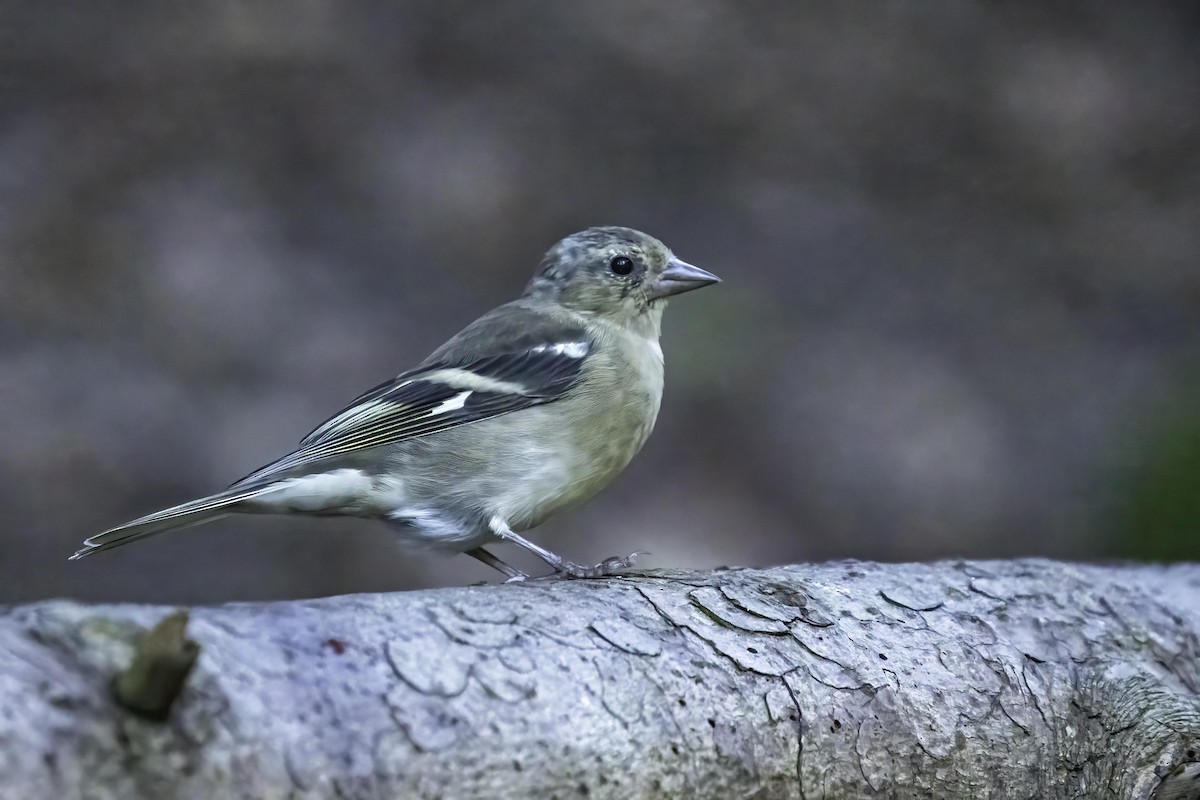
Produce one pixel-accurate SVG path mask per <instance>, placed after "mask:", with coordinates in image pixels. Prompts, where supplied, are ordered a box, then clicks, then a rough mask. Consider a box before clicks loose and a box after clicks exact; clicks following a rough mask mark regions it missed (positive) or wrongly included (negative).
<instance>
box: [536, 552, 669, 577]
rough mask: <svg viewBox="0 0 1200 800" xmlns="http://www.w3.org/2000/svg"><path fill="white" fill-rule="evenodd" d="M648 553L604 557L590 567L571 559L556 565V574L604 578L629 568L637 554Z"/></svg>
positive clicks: (645, 553) (642, 553)
mask: <svg viewBox="0 0 1200 800" xmlns="http://www.w3.org/2000/svg"><path fill="white" fill-rule="evenodd" d="M648 555H650V554H649V553H647V552H645V551H642V550H639V551H637V552H635V553H630V554H629V555H627V556H612V557H610V558H606V559H604V560H603V561H601V562H600V563H599V564H596V565H595V566H592V567H587V566H584V565H583V564H576V563H574V562H572V561H564V562H562V563H561V564H560V565H559V566H558V568H557V570H556V574H557V577H559V578H604V577H606V576H609V575H619V574H620V573H621V570H624V569H629V568H631V567H632V566H633V564H634V562H635V561H636V560H637V559H638V557H639V556H648Z"/></svg>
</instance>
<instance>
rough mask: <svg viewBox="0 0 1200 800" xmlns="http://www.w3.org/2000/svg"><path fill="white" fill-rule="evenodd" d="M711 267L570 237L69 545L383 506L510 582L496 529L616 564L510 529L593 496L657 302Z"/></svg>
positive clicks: (633, 425)
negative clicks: (283, 442) (445, 333)
mask: <svg viewBox="0 0 1200 800" xmlns="http://www.w3.org/2000/svg"><path fill="white" fill-rule="evenodd" d="M716 280H717V278H716V277H715V276H713V275H711V274H710V273H707V272H705V271H704V270H700V269H698V268H696V267H693V266H691V265H688V264H685V263H684V262H681V261H679V260H678V259H676V258H675V257H674V256H673V255H672V254H671V252H670V250H668V249H667V248H666V246H665V245H663V244H662V243H661V242H659V241H658V240H657V239H654V238H652V237H650V236H647V235H646V234H643V233H640V232H638V231H634V230H631V229H629V228H616V227H610V228H590V229H588V230H586V231H583V232H581V233H577V234H574V235H573V236H569V237H567V238H566V239H563V240H562V241H561V242H559V243H558V244H556V245H555V246H554V247H553V248H551V249H550V251H549V252H548V253H547V254H546V255H545V257H544V258H543V259H542V262H541V264H540V265H539V267H538V270H537V273H536V274H535V275H534V278H533V280H532V281H531V282H530V283H529V285H528V287H527V288H526V290H525V292H524V294H523V295H522V296H521V297H520V298H519V299H517V300H515V301H513V302H511V303H507V304H505V305H503V306H500V307H499V308H497V309H495V310H493V311H491V312H489V313H488V314H485V315H484V316H483V317H481V318H480V319H478V320H476V321H475V322H474V323H472V324H471V325H469V326H468V327H467V328H465V329H464V330H463V331H461V332H460V333H458V334H457V335H456V336H454V337H453V338H451V339H450V340H449V341H448V342H446V344H444V345H442V346H441V347H440V348H438V349H437V350H436V351H434V352H433V354H431V355H430V356H429V357H428V358H427V359H425V361H424V362H422V363H421V365H420V366H418V367H417V368H415V369H412V370H409V371H408V372H404V373H401V374H400V375H398V376H397V377H396V378H393V379H392V380H389V381H386V382H384V383H382V384H380V385H378V386H376V387H375V388H373V389H371V390H369V391H367V392H365V393H364V394H362V395H360V396H359V397H358V398H356V399H355V400H354V401H353V402H351V403H350V404H349V405H348V406H347V407H346V408H344V409H343V410H341V411H340V412H338V413H337V414H335V415H333V416H332V417H330V418H329V419H328V420H326V421H325V422H323V423H322V424H321V425H319V426H318V427H317V428H315V429H314V430H313V431H312V432H310V433H309V434H308V435H307V436H305V437H304V439H303V440H302V441H301V442H300V446H299V447H298V448H297V449H296V450H295V451H293V452H292V453H289V454H287V455H285V456H283V457H282V458H280V459H277V460H276V461H273V462H271V463H270V464H268V465H266V466H264V467H262V468H260V469H257V470H255V471H254V472H252V473H250V474H249V475H247V476H246V477H244V478H242V479H241V480H239V481H237V482H236V483H234V484H233V485H232V486H230V487H229V488H228V489H226V490H224V491H222V492H218V493H217V494H214V495H212V496H210V497H205V498H201V499H199V500H194V501H192V502H189V503H184V504H182V505H179V506H175V507H173V508H169V509H165V510H163V511H159V512H156V513H154V514H150V515H147V516H145V517H141V518H140V519H136V520H133V521H132V522H128V523H125V524H124V525H120V526H118V527H116V528H112V529H110V530H108V531H105V532H104V533H101V534H99V535H97V536H93V537H92V538H90V539H88V540H87V541H86V542H85V546H84V548H83V549H82V550H80V551H79V552H77V553H76V554H75V555H74V556H72V558H73V559H75V558H80V557H82V556H85V555H88V554H90V553H93V552H96V551H99V550H107V549H110V548H113V547H118V546H120V545H122V544H127V543H129V542H132V541H136V540H138V539H143V538H146V537H148V536H152V535H154V534H157V533H161V532H164V531H168V530H172V529H175V528H182V527H186V526H189V525H195V524H199V523H201V522H207V521H210V520H212V519H217V518H219V517H223V516H226V515H228V514H231V513H298V514H313V515H325V516H360V517H373V518H379V519H383V520H386V521H388V522H391V523H392V524H393V525H394V527H395V528H396V529H397V530H398V531H399V532H400V534H401V535H402V537H403V538H404V539H406V540H408V541H411V542H414V543H418V544H423V545H427V546H431V547H434V548H438V549H444V550H451V551H460V552H467V553H469V554H471V555H473V556H475V557H476V558H479V559H480V560H482V561H484V562H485V563H487V564H489V565H491V566H493V567H496V568H497V569H499V570H501V571H502V572H504V573H505V574H506V575H508V576H509V577H510V578H519V577H523V576H522V574H521V573H519V572H518V571H517V570H515V569H513V568H512V567H509V566H508V565H506V564H504V563H503V562H501V561H500V560H499V559H497V558H496V557H495V556H493V555H492V554H491V553H489V552H488V551H486V550H484V549H482V548H483V545H485V544H487V543H489V542H495V541H497V540H508V541H512V542H514V543H516V544H519V545H521V546H522V547H525V548H526V549H529V550H531V551H532V552H534V553H536V554H537V555H539V556H540V557H541V558H543V559H544V560H546V561H547V563H549V564H550V565H551V566H553V567H554V568H555V570H556V571H558V572H559V573H560V574H564V575H570V576H575V577H582V576H590V575H596V574H603V573H605V572H607V571H608V570H609V569H611V568H614V567H619V566H623V565H627V564H628V560H627V559H610V560H609V561H607V562H605V563H604V564H601V565H598V566H597V567H581V566H579V565H576V564H572V563H570V562H566V561H564V560H563V559H561V558H559V557H558V556H556V555H554V554H553V553H550V552H549V551H547V550H545V549H543V548H541V547H539V546H537V545H535V544H533V543H532V542H529V541H528V540H526V539H524V538H523V537H521V536H520V535H519V534H518V532H519V531H524V530H527V529H529V528H532V527H534V526H535V525H537V524H538V523H540V522H542V521H543V520H545V519H546V518H547V517H548V516H550V515H551V514H553V513H555V512H557V511H560V510H562V509H564V508H566V507H569V506H571V505H574V504H576V503H578V502H581V501H583V500H586V499H587V498H589V497H591V496H592V495H594V494H595V493H596V492H598V491H599V490H600V489H602V488H603V487H604V486H605V485H607V484H608V483H609V482H610V481H611V480H612V478H613V477H615V476H616V475H617V474H618V473H619V472H620V471H621V470H622V469H623V468H624V467H625V466H626V465H627V464H628V463H629V461H630V459H632V458H633V456H634V455H635V454H636V453H637V451H638V450H639V449H641V447H642V445H643V444H644V443H645V441H646V437H647V436H649V434H650V431H651V429H652V428H653V427H654V422H655V419H656V418H657V415H658V408H659V403H660V400H661V398H662V387H663V358H662V349H661V348H660V347H659V344H658V338H659V332H660V325H661V319H662V311H663V308H664V307H665V305H666V300H665V298H666V297H667V296H669V295H672V294H678V293H680V292H683V291H688V290H690V289H694V288H698V287H700V286H705V285H708V284H710V283H714V282H716Z"/></svg>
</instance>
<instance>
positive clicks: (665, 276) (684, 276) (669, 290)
mask: <svg viewBox="0 0 1200 800" xmlns="http://www.w3.org/2000/svg"><path fill="white" fill-rule="evenodd" d="M720 282H721V279H720V278H718V277H717V276H716V275H713V274H712V273H711V272H708V271H707V270H703V269H700V268H699V267H693V266H692V265H691V264H689V263H687V262H686V261H680V260H679V259H678V258H672V259H671V261H670V263H669V264H667V268H666V269H665V270H663V272H662V274H661V275H659V276H658V280H656V281H655V282H654V283H652V284H650V286H649V289H648V291H647V296H648V297H649V298H650V299H651V300H657V299H659V298H660V297H670V296H671V295H673V294H680V293H682V292H690V291H691V290H692V289H699V288H700V287H701V286H708V285H709V284H713V283H720Z"/></svg>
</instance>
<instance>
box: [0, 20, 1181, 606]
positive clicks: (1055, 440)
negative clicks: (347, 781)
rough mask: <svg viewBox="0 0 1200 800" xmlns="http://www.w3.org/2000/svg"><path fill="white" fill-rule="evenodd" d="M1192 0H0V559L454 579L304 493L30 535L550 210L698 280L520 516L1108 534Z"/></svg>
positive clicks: (463, 273) (255, 433) (295, 419)
mask: <svg viewBox="0 0 1200 800" xmlns="http://www.w3.org/2000/svg"><path fill="white" fill-rule="evenodd" d="M1196 8H1197V6H1195V5H1194V4H1185V3H1178V4H1165V3H1164V4H1141V3H1126V4H1085V3H1077V4H1072V3H1063V4H1060V3H1054V4H1041V3H1018V4H998V3H985V2H966V1H965V0H964V2H941V3H929V2H918V1H917V0H912V1H911V2H897V3H887V4H876V3H822V4H817V3H756V2H751V3H745V2H735V1H734V0H696V1H694V2H689V3H686V4H662V3H649V2H644V0H615V1H614V2H608V3H600V4H568V3H550V2H541V3H534V2H509V3H496V4H484V3H466V2H416V3H379V2H338V3H335V2H331V0H290V1H289V2H281V1H279V0H263V2H253V3H250V2H232V0H229V1H222V2H218V1H217V0H207V1H204V0H202V1H201V2H192V3H180V2H161V0H153V1H151V0H130V2H125V3H122V4H103V3H88V2H85V1H84V0H76V2H48V3H34V2H8V3H0V412H2V413H0V434H2V436H0V441H2V442H3V447H2V448H0V509H2V511H3V516H2V519H3V522H2V523H0V600H21V599H29V598H35V597H43V596H48V595H61V594H68V595H74V596H79V597H83V598H89V599H101V598H103V599H133V600H160V601H174V602H190V601H217V600H224V599H230V598H259V597H296V596H309V595H319V594H328V593H333V592H347V591H366V590H375V589H395V588H408V587H417V586H427V585H437V584H443V583H464V582H470V581H475V580H479V579H482V578H489V579H490V578H491V576H490V575H488V574H487V571H486V570H485V569H484V568H482V567H480V566H479V565H477V564H474V563H473V562H470V559H466V558H461V557H460V558H454V559H441V558H438V557H433V556H429V555H426V554H420V553H411V552H408V551H405V550H402V549H400V548H399V547H398V546H397V545H396V543H395V541H394V539H393V538H392V537H390V536H389V534H388V531H387V529H386V527H385V526H382V525H379V524H372V523H368V522H361V521H344V520H293V519H264V518H232V519H228V520H224V521H221V522H218V523H216V524H214V525H211V526H207V527H205V528H201V529H197V530H194V531H187V532H183V533H179V534H176V535H172V536H168V537H163V538H161V539H156V540H154V541H152V542H148V543H146V544H142V545H138V546H136V547H132V548H129V549H127V550H122V551H119V552H115V553H106V554H103V555H101V556H98V557H95V558H92V559H88V560H86V561H84V562H80V563H71V564H68V563H67V561H66V557H67V555H69V554H70V553H71V552H72V551H73V550H74V549H75V547H76V545H77V544H78V542H79V541H80V540H81V539H82V538H83V537H84V536H86V535H89V534H91V533H94V532H96V531H98V530H101V529H103V528H105V527H108V526H109V525H111V524H115V523H118V522H121V521H124V520H126V519H128V518H130V517H133V516H137V515H140V514H142V513H145V512H148V511H151V510H154V509H156V508H158V507H161V506H165V505H170V504H173V503H176V502H180V501H183V500H185V499H189V498H191V497H193V496H196V495H200V494H205V493H208V492H209V491H212V490H215V489H217V488H219V487H222V486H224V485H225V484H226V483H228V482H229V481H230V480H232V479H234V478H236V477H238V476H239V475H242V474H243V473H245V472H247V471H248V470H250V469H251V468H254V467H256V466H258V465H260V464H261V463H263V462H265V461H267V460H269V459H270V458H272V457H274V456H276V455H278V454H281V453H282V452H284V451H285V450H287V449H288V448H289V447H290V446H291V445H292V444H294V443H295V442H296V441H297V440H298V439H299V437H300V436H301V435H303V434H304V433H305V432H306V431H307V430H308V429H309V428H311V427H312V426H313V425H315V424H316V423H317V422H319V421H320V420H321V419H322V418H323V417H324V416H326V415H328V414H329V413H331V412H333V411H334V410H336V409H337V408H338V407H339V406H340V405H341V404H343V403H344V402H345V401H347V400H349V399H350V398H351V397H353V396H354V395H356V394H357V393H358V392H359V391H360V390H362V389H365V388H367V387H369V386H371V385H374V384H375V383H377V382H378V381H380V380H382V379H383V378H385V377H387V376H388V375H391V374H394V373H396V372H399V371H400V370H402V369H405V368H407V367H409V366H411V365H413V364H414V363H415V362H416V361H418V360H419V359H421V358H423V357H424V356H425V355H426V353H427V352H428V351H429V350H431V349H432V348H433V347H434V346H436V345H437V344H439V343H440V342H441V341H442V340H444V339H445V338H446V337H447V336H449V335H450V334H452V333H454V332H455V331H456V330H458V328H459V327H461V326H462V325H464V324H466V323H467V322H469V321H470V320H471V319H473V318H474V317H475V316H477V315H478V314H480V313H481V312H483V311H485V310H486V309H488V308H490V307H492V306H494V305H496V304H498V303H500V302H503V301H505V300H508V299H510V298H511V297H513V296H515V294H516V293H517V292H518V291H519V290H520V289H521V287H522V286H523V285H524V283H525V281H526V280H527V279H528V276H529V274H530V273H531V271H532V268H533V266H534V265H535V263H536V261H537V259H538V257H539V256H540V254H541V253H542V251H543V250H544V249H545V248H546V247H547V246H549V245H550V244H551V243H552V242H553V241H554V240H556V239H557V238H559V237H561V236H562V235H564V234H567V233H570V232H571V231H574V230H577V229H579V228H583V227H586V226H589V225H594V224H622V225H630V226H633V227H638V228H642V229H644V230H647V231H648V232H650V233H653V234H654V235H656V236H659V237H660V238H662V239H664V240H665V241H666V242H667V243H668V244H669V245H671V246H672V247H673V248H674V249H675V251H676V252H677V253H679V254H680V255H681V256H682V257H683V258H686V259H688V260H689V261H692V262H693V263H696V264H699V265H701V266H703V267H705V268H708V269H710V270H712V271H714V272H716V273H718V274H719V275H721V276H722V277H723V278H725V283H723V284H722V285H721V286H719V287H716V288H714V289H710V290H706V291H704V292H699V293H697V294H695V295H689V296H687V297H684V298H680V299H679V300H678V301H677V302H674V303H673V304H672V308H671V309H670V311H669V312H668V314H667V320H666V335H665V341H664V349H665V350H666V353H667V367H668V380H667V397H666V399H665V403H664V409H663V414H662V417H661V418H660V422H659V428H658V430H657V432H656V433H655V435H654V436H653V437H652V438H651V441H650V444H649V445H648V446H647V448H646V450H645V451H644V452H643V453H642V455H641V456H640V457H639V458H638V459H637V460H636V461H635V463H634V465H633V466H632V467H631V468H630V469H629V471H628V472H627V473H626V475H624V476H623V477H622V478H621V479H620V480H619V481H618V483H617V484H615V485H614V486H613V487H612V488H611V489H610V490H609V491H607V492H606V493H605V494H603V495H601V497H600V498H598V499H597V500H595V501H593V502H592V503H591V504H589V505H588V506H586V507H585V508H583V509H581V510H579V511H576V512H573V513H570V514H568V515H566V516H564V517H561V518H559V519H556V520H554V521H553V522H551V523H549V524H547V525H546V526H544V527H543V528H542V529H540V530H539V531H538V532H536V533H535V537H536V538H539V539H541V540H542V541H545V542H547V543H548V544H551V545H552V546H553V547H555V548H556V549H558V550H560V551H562V552H563V553H564V554H566V555H568V556H569V557H571V558H574V559H577V560H585V559H593V560H596V559H600V558H603V557H605V556H609V555H612V554H614V553H626V552H629V551H631V550H635V549H643V548H644V549H648V550H651V551H653V552H654V554H655V555H654V557H653V558H651V559H649V560H648V563H650V564H653V565H672V566H704V565H716V564H723V563H737V564H766V563H773V562H784V561H792V560H799V559H826V558H836V557H845V556H855V557H865V558H880V559H908V558H934V557H953V556H968V557H979V556H1011V555H1018V554H1045V555H1052V556H1070V557H1080V558H1089V557H1097V556H1104V555H1113V554H1118V555H1119V554H1122V553H1124V552H1127V550H1128V548H1126V547H1125V545H1123V544H1114V540H1113V539H1112V538H1111V537H1110V536H1109V534H1107V533H1105V531H1106V530H1108V528H1107V527H1106V525H1107V522H1106V520H1107V516H1108V515H1109V513H1110V511H1111V509H1112V507H1113V498H1114V496H1116V495H1119V494H1120V492H1121V491H1123V489H1122V487H1123V486H1124V485H1125V483H1124V477H1123V476H1125V475H1126V474H1127V473H1128V472H1129V471H1131V470H1133V471H1136V470H1137V463H1138V459H1139V458H1141V457H1142V456H1141V454H1142V453H1143V452H1144V450H1143V449H1142V448H1141V445H1140V444H1139V443H1140V442H1141V441H1142V440H1143V437H1144V435H1145V434H1146V431H1147V430H1153V437H1152V438H1154V440H1155V441H1160V440H1161V439H1162V437H1163V436H1164V434H1163V432H1162V430H1161V427H1159V426H1158V423H1157V416H1156V415H1157V411H1158V409H1160V408H1161V407H1162V406H1163V404H1165V403H1169V402H1171V401H1172V398H1173V397H1175V395H1176V393H1177V392H1178V391H1179V390H1180V387H1181V386H1182V385H1183V384H1184V383H1185V382H1186V381H1187V380H1189V379H1190V376H1194V373H1195V371H1196V365H1197V363H1198V356H1200V265H1198V263H1197V261H1198V255H1197V254H1198V253H1200V166H1198V165H1200V157H1198V142H1200V69H1198V67H1200V13H1198V12H1197V11H1196ZM1172 407H1174V406H1172ZM1165 436H1166V438H1167V439H1170V433H1169V431H1168V432H1167V433H1166V434H1165ZM1198 446H1200V445H1198ZM1184 461H1187V459H1184ZM1188 463H1191V462H1188ZM1134 484H1137V481H1133V482H1132V484H1131V485H1134ZM1188 485H1191V484H1187V483H1186V481H1185V483H1184V488H1183V490H1182V491H1183V492H1184V493H1185V494H1186V492H1187V486H1188ZM1195 485H1196V486H1197V489H1198V490H1200V480H1198V481H1197V483H1196V484H1195ZM1151 505H1152V506H1153V505H1154V503H1151ZM1105 537H1108V538H1105ZM1115 541H1118V542H1120V541H1125V540H1122V539H1117V540H1115ZM1189 552H1198V551H1197V550H1196V549H1195V547H1194V546H1193V550H1191V551H1188V550H1186V548H1185V550H1184V551H1183V552H1182V554H1183V555H1187V554H1188V553H1189ZM507 555H513V554H512V553H507ZM531 566H532V565H531Z"/></svg>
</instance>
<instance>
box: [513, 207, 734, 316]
mask: <svg viewBox="0 0 1200 800" xmlns="http://www.w3.org/2000/svg"><path fill="white" fill-rule="evenodd" d="M718 281H720V278H718V277H717V276H716V275H713V274H712V273H711V272H707V271H705V270H702V269H700V268H699V267H694V266H692V265H691V264H688V263H686V262H684V261H680V260H679V259H678V258H676V257H675V256H674V255H673V254H672V253H671V251H670V250H669V249H668V248H667V246H666V245H665V244H663V243H662V242H660V241H659V240H658V239H655V238H654V237H653V236H649V235H647V234H645V233H642V232H641V231H635V230H633V229H632V228H618V227H603V228H588V229H587V230H585V231H580V232H579V233H574V234H571V235H570V236H568V237H567V238H565V239H563V240H562V241H560V242H558V243H557V244H556V245H554V246H553V247H551V248H550V250H549V251H547V253H546V255H545V256H544V257H543V258H542V262H541V264H539V265H538V269H537V272H536V273H534V276H533V280H532V281H530V283H529V286H528V288H527V289H526V290H525V293H526V295H528V296H536V297H539V298H543V299H548V300H551V301H553V302H556V303H558V304H559V305H561V306H563V307H565V308H567V309H570V310H571V311H575V312H578V313H582V314H588V315H596V316H603V317H608V318H612V319H615V320H618V321H620V320H631V319H633V318H635V317H638V316H641V315H644V314H647V313H661V309H662V307H663V306H665V305H666V298H668V297H670V296H671V295H674V294H680V293H681V292H688V291H691V290H692V289H699V288H700V287H702V286H708V285H709V284H712V283H717V282H718Z"/></svg>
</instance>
